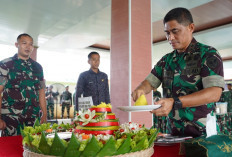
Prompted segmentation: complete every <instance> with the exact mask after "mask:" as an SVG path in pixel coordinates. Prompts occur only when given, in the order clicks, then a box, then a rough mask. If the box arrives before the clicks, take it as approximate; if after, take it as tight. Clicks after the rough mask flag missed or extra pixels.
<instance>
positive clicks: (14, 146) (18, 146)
mask: <svg viewBox="0 0 232 157" xmlns="http://www.w3.org/2000/svg"><path fill="white" fill-rule="evenodd" d="M22 139H23V138H22V136H10V137H0V148H1V149H0V157H22V156H23V146H22ZM179 149H180V144H174V145H170V146H156V145H155V146H154V150H155V153H154V154H153V156H152V157H184V155H178V154H179Z"/></svg>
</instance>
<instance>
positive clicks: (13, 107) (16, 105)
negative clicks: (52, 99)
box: [0, 34, 47, 136]
mask: <svg viewBox="0 0 232 157" xmlns="http://www.w3.org/2000/svg"><path fill="white" fill-rule="evenodd" d="M15 46H16V47H17V48H18V53H17V54H15V55H14V56H13V57H10V58H7V59H4V60H2V61H1V62H0V95H1V96H0V113H1V116H0V130H2V136H15V135H20V127H22V128H23V124H25V125H26V126H32V125H33V124H34V121H35V119H36V118H38V117H39V111H40V109H41V110H42V117H41V122H45V121H46V117H47V113H46V101H45V92H44V91H45V83H44V78H43V69H42V67H41V65H40V64H39V63H37V62H35V61H33V60H32V59H31V58H30V54H31V53H32V51H33V48H34V47H33V39H32V37H31V36H30V35H28V34H21V35H19V36H18V38H17V42H16V43H15Z"/></svg>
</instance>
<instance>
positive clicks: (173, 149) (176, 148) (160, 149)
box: [152, 143, 185, 157]
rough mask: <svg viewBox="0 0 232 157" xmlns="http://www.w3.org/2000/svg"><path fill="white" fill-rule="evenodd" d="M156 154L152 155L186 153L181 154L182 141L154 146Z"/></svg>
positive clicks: (175, 156) (174, 156)
mask: <svg viewBox="0 0 232 157" xmlns="http://www.w3.org/2000/svg"><path fill="white" fill-rule="evenodd" d="M154 151H155V152H154V154H153V155H152V157H185V155H184V154H185V153H184V152H183V153H181V154H182V155H180V143H176V144H173V145H169V146H158V145H155V146H154Z"/></svg>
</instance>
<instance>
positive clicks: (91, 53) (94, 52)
mask: <svg viewBox="0 0 232 157" xmlns="http://www.w3.org/2000/svg"><path fill="white" fill-rule="evenodd" d="M92 55H99V53H97V52H96V51H92V52H90V53H89V55H88V59H90V58H91V57H92ZM99 56H100V55H99Z"/></svg>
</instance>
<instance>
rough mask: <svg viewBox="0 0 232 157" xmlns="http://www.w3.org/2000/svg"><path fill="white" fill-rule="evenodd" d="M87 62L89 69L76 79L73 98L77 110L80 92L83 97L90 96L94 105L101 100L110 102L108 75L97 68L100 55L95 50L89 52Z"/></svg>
mask: <svg viewBox="0 0 232 157" xmlns="http://www.w3.org/2000/svg"><path fill="white" fill-rule="evenodd" d="M88 63H89V64H90V69H89V70H88V71H85V72H83V73H81V74H80V76H79V79H78V81H77V86H76V100H75V101H76V109H77V110H78V98H79V97H81V95H82V94H83V96H84V97H89V96H91V97H92V99H93V104H94V105H98V104H100V103H101V102H104V103H106V104H108V103H110V95H109V85H108V76H107V74H105V73H103V72H101V71H100V70H99V69H98V67H99V64H100V55H99V54H98V53H97V52H91V53H90V54H89V55H88Z"/></svg>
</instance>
